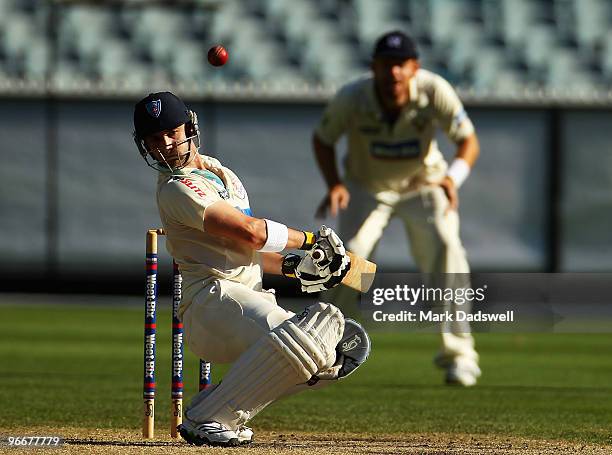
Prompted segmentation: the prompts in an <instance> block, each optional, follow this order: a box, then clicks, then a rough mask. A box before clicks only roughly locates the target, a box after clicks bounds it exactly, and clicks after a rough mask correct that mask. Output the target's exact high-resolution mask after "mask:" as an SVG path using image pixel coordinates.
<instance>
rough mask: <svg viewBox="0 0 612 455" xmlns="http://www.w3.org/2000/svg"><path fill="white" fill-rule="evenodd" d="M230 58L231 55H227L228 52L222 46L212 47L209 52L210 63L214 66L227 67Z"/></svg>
mask: <svg viewBox="0 0 612 455" xmlns="http://www.w3.org/2000/svg"><path fill="white" fill-rule="evenodd" d="M228 57H229V54H228V53H227V50H226V49H225V48H224V47H223V46H221V45H220V44H217V45H216V46H213V47H211V48H210V49H209V51H208V63H210V64H211V65H212V66H223V65H225V63H226V62H227V59H228Z"/></svg>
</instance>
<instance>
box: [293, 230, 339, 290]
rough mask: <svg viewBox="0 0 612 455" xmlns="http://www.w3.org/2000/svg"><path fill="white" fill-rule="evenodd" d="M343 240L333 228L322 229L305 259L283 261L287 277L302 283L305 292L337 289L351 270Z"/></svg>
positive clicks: (296, 258)
mask: <svg viewBox="0 0 612 455" xmlns="http://www.w3.org/2000/svg"><path fill="white" fill-rule="evenodd" d="M350 262H351V260H350V259H349V257H348V255H347V254H346V250H345V249H344V245H343V243H342V240H340V238H339V237H338V235H337V234H336V233H335V232H334V231H333V230H332V229H330V228H328V227H326V226H321V228H320V229H319V236H318V237H317V241H316V242H315V244H314V246H313V247H312V249H311V250H309V251H307V252H306V255H305V256H304V257H303V258H301V257H300V256H297V255H295V254H288V255H287V256H285V257H284V259H283V266H282V269H283V275H285V276H288V277H295V278H297V279H299V280H300V283H301V285H302V291H303V292H308V293H310V292H319V291H324V290H326V289H331V288H333V287H334V286H337V285H338V284H339V283H340V282H341V281H342V279H343V278H344V277H345V276H346V274H347V273H348V271H349V269H350Z"/></svg>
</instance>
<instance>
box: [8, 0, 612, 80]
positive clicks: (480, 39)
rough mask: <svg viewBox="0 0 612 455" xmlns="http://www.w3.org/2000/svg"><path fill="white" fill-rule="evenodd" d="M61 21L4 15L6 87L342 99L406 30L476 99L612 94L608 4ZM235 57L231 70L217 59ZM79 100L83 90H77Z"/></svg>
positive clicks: (422, 2) (387, 2)
mask: <svg viewBox="0 0 612 455" xmlns="http://www.w3.org/2000/svg"><path fill="white" fill-rule="evenodd" d="M102 3H103V2H99V3H98V4H95V3H93V2H86V3H84V4H79V2H78V1H76V0H75V1H74V2H64V3H63V4H62V6H56V8H57V9H56V10H55V12H56V17H57V21H56V22H55V23H53V24H51V25H52V26H51V27H49V26H48V25H49V22H50V21H49V20H48V18H49V14H50V11H51V7H50V6H49V4H48V3H47V2H37V1H34V0H2V1H0V78H5V79H6V78H8V79H18V80H28V81H41V83H42V81H43V80H44V79H45V78H46V77H52V78H53V80H55V81H57V82H58V84H60V85H61V86H62V87H65V88H66V89H67V90H70V88H71V87H72V85H71V84H79V83H82V82H83V81H85V83H86V84H90V85H91V84H94V85H96V84H97V85H96V86H100V85H101V86H104V85H109V86H113V84H117V83H121V84H123V85H124V86H127V87H134V88H136V87H146V86H147V85H148V84H151V83H152V81H157V82H158V83H164V82H167V83H176V84H187V85H189V84H191V86H194V87H198V86H201V85H202V84H205V83H224V84H232V83H236V84H250V83H252V84H255V86H258V85H267V86H276V87H279V90H281V91H282V87H288V88H289V87H291V86H294V85H296V84H297V85H304V84H308V85H310V86H313V87H314V86H320V85H323V86H326V87H331V86H335V85H337V84H340V83H342V82H344V81H346V80H348V79H350V78H352V77H355V76H356V75H358V74H360V73H363V72H365V71H367V70H368V62H369V56H370V52H371V48H372V45H373V42H374V40H375V39H376V37H377V36H379V35H380V34H381V33H383V32H386V31H389V30H392V29H402V30H405V31H407V32H409V33H411V34H412V35H413V36H414V37H415V39H416V40H417V42H418V44H419V47H420V49H421V55H422V62H421V63H422V66H423V67H425V68H429V69H431V70H433V71H436V72H439V73H440V74H442V75H444V76H445V77H447V78H448V79H449V80H450V81H451V82H453V83H455V84H459V85H460V86H462V87H467V88H472V89H473V90H474V91H476V92H478V91H483V92H486V91H495V90H497V89H499V88H500V87H504V89H507V90H520V89H521V87H539V88H544V89H547V88H548V89H559V88H560V87H563V86H566V85H571V86H580V87H586V88H591V89H598V88H605V87H607V86H608V85H609V84H610V83H611V81H612V35H611V34H610V32H609V31H608V30H609V29H610V25H611V23H612V3H611V2H610V1H608V0H376V1H372V0H228V1H217V0H206V1H201V2H193V1H192V2H189V3H180V2H176V5H177V6H176V7H174V8H172V9H170V8H168V7H165V6H160V5H159V4H156V5H151V4H148V3H149V2H147V0H140V1H138V2H136V3H133V2H132V3H130V2H128V1H126V2H124V3H118V2H111V3H110V4H109V5H108V6H100V4H102ZM218 42H219V43H223V44H224V45H226V47H227V48H228V50H229V53H230V64H229V65H227V66H226V67H223V68H221V69H218V68H212V67H210V66H209V65H207V63H206V60H205V54H206V50H207V49H208V48H209V47H210V46H211V45H212V44H214V43H218ZM77 88H78V87H76V88H75V89H77Z"/></svg>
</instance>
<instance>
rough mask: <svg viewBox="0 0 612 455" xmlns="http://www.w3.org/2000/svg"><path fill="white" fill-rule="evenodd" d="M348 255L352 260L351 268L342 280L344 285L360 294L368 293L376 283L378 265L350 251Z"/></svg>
mask: <svg viewBox="0 0 612 455" xmlns="http://www.w3.org/2000/svg"><path fill="white" fill-rule="evenodd" d="M347 254H348V256H349V257H350V258H351V268H350V270H349V272H348V273H347V274H346V276H345V277H344V278H343V279H342V284H343V285H345V286H348V287H349V288H352V289H354V290H356V291H359V292H368V290H369V289H370V286H372V283H373V282H374V274H375V273H376V264H374V263H373V262H370V261H368V260H367V259H364V258H362V257H361V256H357V255H356V254H354V253H351V252H350V251H348V252H347Z"/></svg>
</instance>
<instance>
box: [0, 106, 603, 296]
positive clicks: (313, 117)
mask: <svg viewBox="0 0 612 455" xmlns="http://www.w3.org/2000/svg"><path fill="white" fill-rule="evenodd" d="M190 104H191V106H192V107H193V108H194V109H195V110H196V111H197V112H198V114H199V117H200V121H201V124H202V125H201V126H202V130H203V134H204V145H205V150H206V152H207V153H208V154H211V155H213V156H216V157H218V158H219V159H221V160H222V162H223V163H224V164H226V165H227V166H229V167H231V168H232V169H233V170H235V171H236V172H237V173H238V174H239V175H240V176H241V178H242V180H243V182H244V183H245V186H246V187H247V190H248V192H249V196H250V200H251V206H252V209H253V212H254V214H255V215H256V216H259V217H267V218H272V219H277V220H279V221H284V222H286V223H287V224H289V225H291V226H295V227H301V228H310V229H316V227H317V226H318V225H319V224H320V223H321V221H319V220H314V218H313V216H312V215H313V213H314V210H315V208H316V206H317V205H318V203H319V200H320V199H321V197H322V196H323V194H324V187H323V181H322V179H321V178H320V177H319V174H318V172H317V170H316V167H315V164H314V160H313V157H312V154H311V151H310V136H311V131H312V127H313V125H314V124H315V123H316V122H317V120H318V118H319V115H320V113H321V110H322V108H323V104H322V103H318V102H313V103H291V102H276V103H264V102H248V103H247V102H212V101H211V102H201V101H199V102H198V101H195V102H193V103H190ZM132 105H133V101H132V100H71V99H64V100H58V101H56V102H54V103H50V102H47V101H45V100H36V99H25V98H24V99H19V98H13V99H4V100H0V133H1V135H2V143H1V145H0V156H1V157H2V163H3V165H2V166H0V231H1V232H2V234H3V235H2V236H0V253H1V254H2V258H3V261H2V262H1V263H0V276H1V278H0V280H1V281H0V283H1V285H0V290H16V291H30V290H42V291H62V292H65V291H75V292H83V291H92V292H135V293H139V292H142V286H143V284H142V281H143V274H144V265H143V264H144V232H145V230H146V229H147V228H148V227H154V226H158V224H159V222H158V216H157V211H156V208H155V201H154V188H155V172H154V171H153V170H152V169H149V168H147V167H146V166H145V164H144V161H142V159H141V158H140V157H139V156H138V154H137V151H136V148H135V146H134V144H133V142H132V138H131V131H132V120H131V116H132ZM467 108H468V112H469V114H470V116H471V117H472V120H473V121H474V123H475V125H476V127H477V131H478V134H479V137H480V141H481V147H482V155H481V159H480V161H479V162H478V165H477V167H476V168H475V169H474V171H473V173H472V175H471V176H470V179H469V180H468V182H467V183H466V184H465V186H464V187H463V188H462V189H461V207H460V211H461V222H462V228H461V229H462V238H463V241H464V244H465V247H466V249H467V251H468V255H469V259H470V263H471V264H472V267H473V269H474V270H478V271H610V270H611V269H612V241H611V240H612V238H611V236H612V234H610V229H609V227H610V226H611V225H612V154H611V153H610V145H609V143H610V139H611V135H610V133H609V131H610V125H612V110H610V109H595V108H593V109H587V108H580V109H577V108H576V109H572V108H560V107H543V108H537V107H507V106H483V105H480V106H475V105H474V106H470V105H468V106H467ZM441 143H442V147H443V151H444V152H445V155H446V156H447V157H451V156H452V151H453V148H452V147H451V146H450V145H449V144H448V143H447V142H446V141H445V140H444V139H442V141H441ZM342 147H343V144H341V145H340V149H342ZM325 222H326V223H328V224H330V225H332V226H334V225H335V222H334V221H333V220H325ZM160 249H161V250H163V244H162V245H160ZM375 260H376V261H377V262H378V263H379V265H380V267H381V269H383V270H389V271H391V270H395V271H401V270H414V265H413V263H412V261H411V259H410V255H409V253H408V244H407V241H406V240H405V238H404V234H403V229H402V226H401V224H400V223H399V222H398V221H397V220H395V221H393V222H392V223H391V224H390V226H389V228H388V231H387V233H386V235H385V237H384V238H383V241H382V242H381V244H380V245H379V247H378V250H377V253H376V257H375ZM161 265H162V269H163V268H164V266H166V267H165V268H166V271H169V258H167V257H162V259H161ZM273 284H276V282H274V283H273ZM289 291H291V289H290V290H289Z"/></svg>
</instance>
